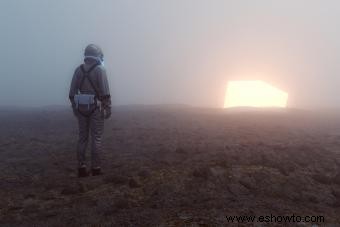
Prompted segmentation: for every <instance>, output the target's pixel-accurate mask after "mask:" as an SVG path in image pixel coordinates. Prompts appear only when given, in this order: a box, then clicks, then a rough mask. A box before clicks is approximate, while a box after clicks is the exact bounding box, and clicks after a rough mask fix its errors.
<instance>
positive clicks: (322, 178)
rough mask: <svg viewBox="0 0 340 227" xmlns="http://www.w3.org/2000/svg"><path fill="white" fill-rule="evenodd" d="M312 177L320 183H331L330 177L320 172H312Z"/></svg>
mask: <svg viewBox="0 0 340 227" xmlns="http://www.w3.org/2000/svg"><path fill="white" fill-rule="evenodd" d="M312 178H313V179H314V180H315V181H317V182H319V183H321V184H332V181H333V180H332V178H330V177H329V176H326V175H323V174H321V173H317V174H314V175H313V176H312ZM339 183H340V182H339Z"/></svg>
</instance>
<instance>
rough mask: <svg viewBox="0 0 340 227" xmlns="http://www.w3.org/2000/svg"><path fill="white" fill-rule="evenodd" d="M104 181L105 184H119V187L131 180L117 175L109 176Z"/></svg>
mask: <svg viewBox="0 0 340 227" xmlns="http://www.w3.org/2000/svg"><path fill="white" fill-rule="evenodd" d="M103 181H104V182H105V183H112V184H117V185H124V184H127V183H128V181H129V179H128V178H127V177H123V176H119V175H118V176H117V175H109V176H105V177H104V179H103Z"/></svg>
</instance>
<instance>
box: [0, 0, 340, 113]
mask: <svg viewBox="0 0 340 227" xmlns="http://www.w3.org/2000/svg"><path fill="white" fill-rule="evenodd" d="M339 9H340V2H339V1H335V0H334V1H331V0H328V1H319V0H315V1H311V0H300V1H295V0H287V1H272V0H257V1H253V0H248V1H246V0H243V1H239V0H235V1H227V0H211V1H206V0H163V1H157V0H143V1H140V0H121V1H110V0H102V1H90V0H73V1H66V0H59V1H46V0H27V1H19V0H2V1H1V2H0V34H1V42H0V50H1V52H2V53H1V55H0V62H1V67H0V68H1V72H0V75H1V82H0V106H5V105H14V106H45V105H69V103H68V89H69V83H70V80H71V77H72V74H73V71H74V69H75V67H76V66H78V65H79V64H80V63H81V62H82V56H83V49H84V48H85V46H86V45H87V44H89V43H96V44H98V45H99V46H101V47H102V49H103V50H104V54H105V65H106V67H107V71H108V75H109V81H110V86H111V91H112V97H113V102H114V104H115V105H124V104H174V103H176V104H190V105H194V106H209V107H222V106H223V103H224V95H225V88H226V84H227V82H228V81H230V80H262V81H265V82H267V83H269V84H272V85H273V86H275V87H277V88H279V89H281V90H283V91H285V92H287V93H288V94H289V100H288V106H290V107H299V108H338V107H340V95H339V85H340V78H339V76H338V74H339V72H340V64H339V63H338V62H339V59H340V29H339V23H340V10H339Z"/></svg>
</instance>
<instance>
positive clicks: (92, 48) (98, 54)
mask: <svg viewBox="0 0 340 227" xmlns="http://www.w3.org/2000/svg"><path fill="white" fill-rule="evenodd" d="M84 58H85V59H86V58H98V60H100V61H103V60H104V54H103V51H102V49H100V47H99V46H97V45H95V44H90V45H88V46H87V47H86V48H85V52H84Z"/></svg>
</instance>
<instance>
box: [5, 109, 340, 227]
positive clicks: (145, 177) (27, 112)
mask: <svg viewBox="0 0 340 227" xmlns="http://www.w3.org/2000/svg"><path fill="white" fill-rule="evenodd" d="M0 122H1V126H0V160H1V161H0V226H87V225H89V226H91V225H92V226H283V224H282V223H281V224H279V223H262V224H260V223H248V224H247V223H243V224H237V223H234V224H231V223H228V222H227V220H226V215H271V214H272V215H292V214H295V215H301V216H305V215H318V216H319V215H323V216H324V217H325V221H326V222H327V223H328V224H330V225H329V226H340V112H339V114H336V113H330V112H329V113H322V114H321V113H316V112H308V111H301V110H287V111H274V110H263V111H258V110H232V111H226V110H217V109H199V108H190V107H183V106H182V107H181V106H172V107H169V106H122V107H115V109H114V111H113V114H112V118H111V119H110V120H109V121H107V122H106V125H105V134H104V139H103V148H104V151H103V170H104V171H105V174H104V175H102V176H98V177H88V178H85V179H78V178H77V177H76V165H75V164H76V153H75V146H76V140H77V124H76V120H75V118H74V117H73V115H72V112H71V111H70V110H69V109H65V108H56V107H51V108H39V109H38V108H36V109H34V108H31V109H13V108H3V109H2V110H1V111H0ZM322 224H324V223H318V225H317V226H323V225H322ZM294 225H296V226H312V223H297V224H293V223H290V224H289V225H287V224H286V226H294Z"/></svg>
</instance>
